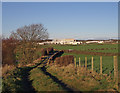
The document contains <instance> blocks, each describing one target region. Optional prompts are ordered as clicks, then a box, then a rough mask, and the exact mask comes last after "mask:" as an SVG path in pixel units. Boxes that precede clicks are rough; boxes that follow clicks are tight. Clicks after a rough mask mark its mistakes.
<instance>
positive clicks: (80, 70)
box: [47, 64, 114, 91]
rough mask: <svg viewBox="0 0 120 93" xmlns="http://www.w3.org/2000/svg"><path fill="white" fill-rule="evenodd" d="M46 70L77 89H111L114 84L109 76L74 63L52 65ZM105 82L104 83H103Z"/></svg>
mask: <svg viewBox="0 0 120 93" xmlns="http://www.w3.org/2000/svg"><path fill="white" fill-rule="evenodd" d="M47 71H48V72H50V73H51V74H52V75H54V76H56V77H57V78H59V79H60V80H62V81H63V82H65V83H66V84H67V85H68V86H69V87H71V88H73V89H75V90H78V91H91V90H98V89H102V90H106V89H113V88H114V84H113V83H112V82H113V80H112V79H111V77H110V76H107V75H100V74H98V73H96V72H93V73H92V72H91V71H90V70H86V69H85V68H84V67H77V68H75V67H74V65H72V64H70V65H68V66H66V67H65V66H62V67H58V66H57V65H52V66H50V67H48V68H47ZM104 84H105V85H104Z"/></svg>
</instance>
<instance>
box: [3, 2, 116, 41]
mask: <svg viewBox="0 0 120 93" xmlns="http://www.w3.org/2000/svg"><path fill="white" fill-rule="evenodd" d="M36 23H42V24H43V25H44V27H45V28H47V29H48V30H47V31H48V33H49V37H50V38H51V39H54V38H75V39H106V38H117V37H118V3H117V2H16V3H15V2H3V3H2V34H3V35H5V36H9V35H10V32H11V31H16V29H17V28H19V27H23V26H24V25H30V24H36Z"/></svg>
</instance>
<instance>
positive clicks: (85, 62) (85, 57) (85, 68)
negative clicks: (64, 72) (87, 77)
mask: <svg viewBox="0 0 120 93" xmlns="http://www.w3.org/2000/svg"><path fill="white" fill-rule="evenodd" d="M85 69H86V70H87V57H85Z"/></svg>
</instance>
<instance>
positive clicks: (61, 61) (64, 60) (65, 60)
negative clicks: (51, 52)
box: [55, 55, 74, 66]
mask: <svg viewBox="0 0 120 93" xmlns="http://www.w3.org/2000/svg"><path fill="white" fill-rule="evenodd" d="M73 63H74V56H72V55H65V56H62V57H57V58H56V59H55V64H57V65H59V66H67V65H69V64H73Z"/></svg>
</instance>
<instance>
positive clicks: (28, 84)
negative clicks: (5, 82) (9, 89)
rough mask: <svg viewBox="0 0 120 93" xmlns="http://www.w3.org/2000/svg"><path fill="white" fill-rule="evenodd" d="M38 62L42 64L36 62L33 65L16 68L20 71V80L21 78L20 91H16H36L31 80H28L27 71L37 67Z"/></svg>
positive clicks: (30, 92) (24, 92) (27, 92)
mask: <svg viewBox="0 0 120 93" xmlns="http://www.w3.org/2000/svg"><path fill="white" fill-rule="evenodd" d="M40 64H42V63H39V64H37V65H36V66H35V67H25V68H21V67H20V68H18V69H20V70H21V73H20V75H21V77H22V80H21V82H22V86H21V87H22V89H23V90H22V91H18V92H20V93H36V91H35V89H34V88H33V86H32V81H30V80H29V75H30V74H29V72H30V71H31V70H32V69H34V68H36V67H38V66H39V65H40Z"/></svg>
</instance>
